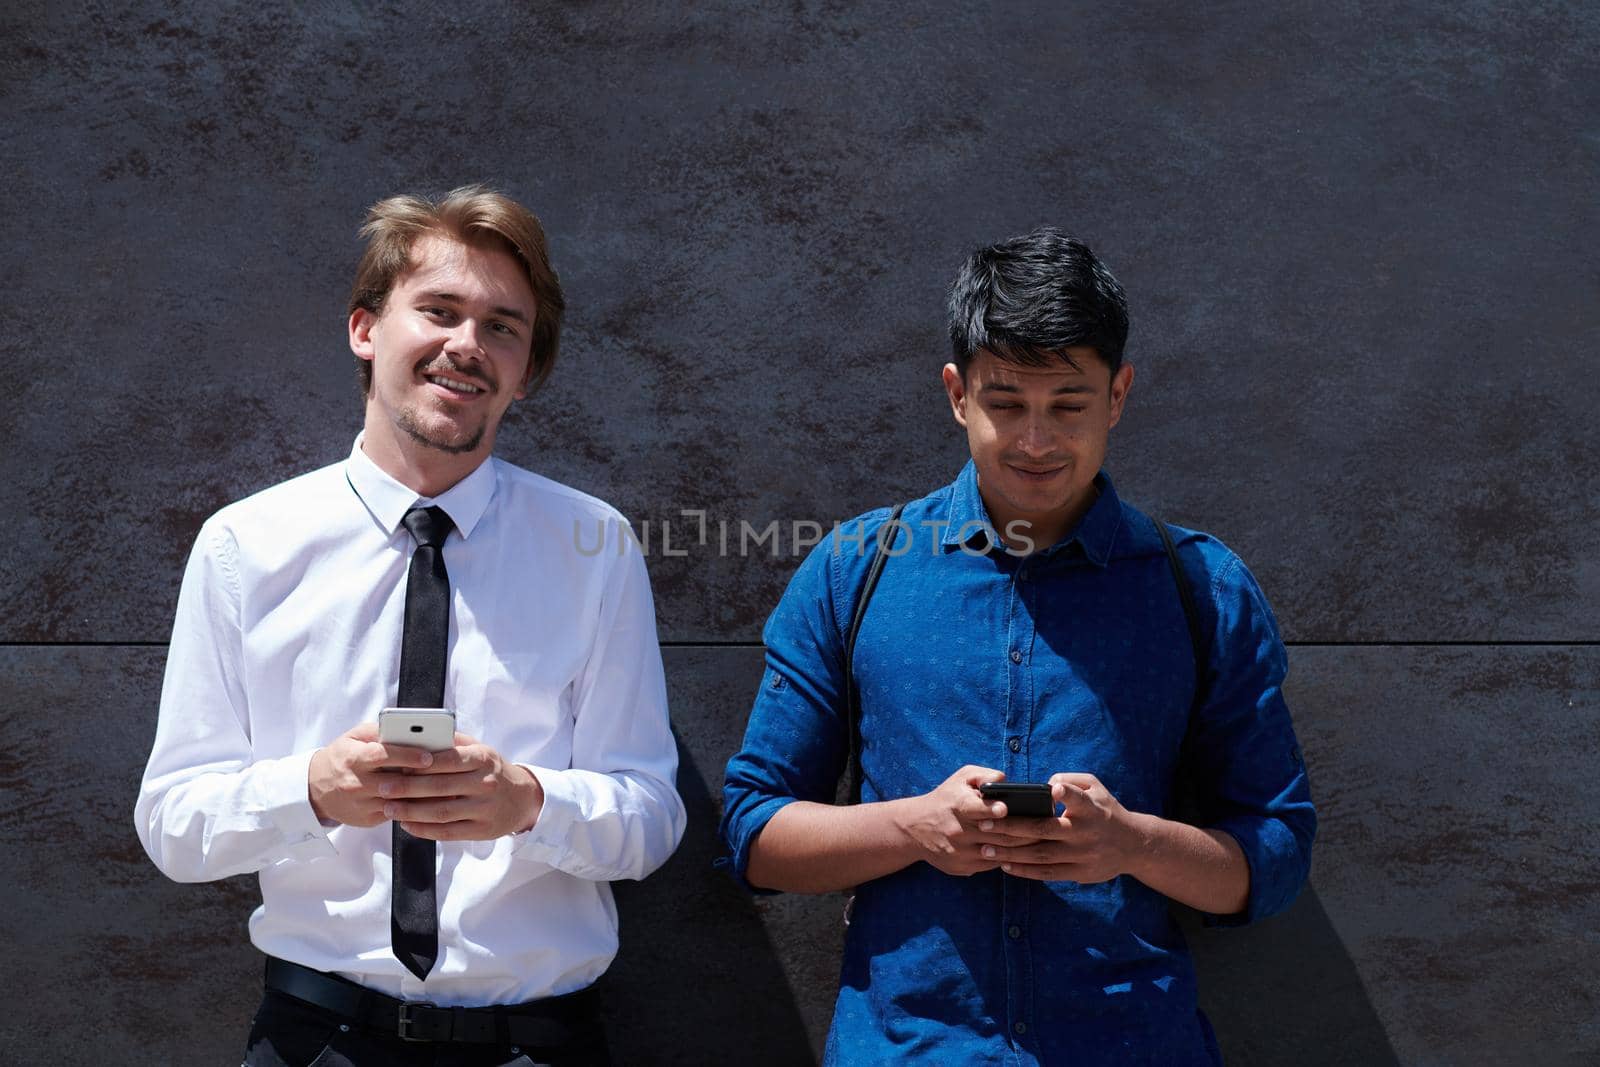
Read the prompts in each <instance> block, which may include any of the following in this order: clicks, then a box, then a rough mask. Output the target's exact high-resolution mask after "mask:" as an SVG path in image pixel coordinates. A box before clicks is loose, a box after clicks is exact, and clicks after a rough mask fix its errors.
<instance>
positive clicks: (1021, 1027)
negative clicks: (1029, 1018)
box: [1011, 1023, 1028, 1037]
mask: <svg viewBox="0 0 1600 1067" xmlns="http://www.w3.org/2000/svg"><path fill="white" fill-rule="evenodd" d="M1011 1029H1012V1030H1013V1031H1014V1032H1015V1033H1016V1035H1017V1036H1018V1037H1021V1036H1022V1035H1023V1034H1025V1033H1027V1032H1028V1024H1027V1023H1012V1024H1011Z"/></svg>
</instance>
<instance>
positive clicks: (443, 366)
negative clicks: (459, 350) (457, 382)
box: [417, 357, 498, 392]
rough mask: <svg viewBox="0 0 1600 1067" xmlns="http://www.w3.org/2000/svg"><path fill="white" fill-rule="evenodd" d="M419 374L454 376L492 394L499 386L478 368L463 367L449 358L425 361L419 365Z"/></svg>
mask: <svg viewBox="0 0 1600 1067" xmlns="http://www.w3.org/2000/svg"><path fill="white" fill-rule="evenodd" d="M417 373H418V374H423V375H427V374H454V375H455V376H456V377H458V378H467V379H469V380H471V381H475V382H477V383H479V384H480V385H482V386H483V387H484V388H485V389H488V390H489V391H490V392H494V390H495V389H496V387H497V384H498V383H496V382H495V381H494V379H492V378H490V377H489V376H488V375H487V374H485V373H484V372H483V371H481V370H479V369H478V368H476V367H463V366H460V365H459V364H457V363H455V362H454V361H452V360H451V359H450V358H449V357H442V358H439V359H428V360H423V361H422V362H420V363H418V364H417Z"/></svg>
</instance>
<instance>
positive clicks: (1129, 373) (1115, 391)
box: [1106, 363, 1133, 430]
mask: <svg viewBox="0 0 1600 1067" xmlns="http://www.w3.org/2000/svg"><path fill="white" fill-rule="evenodd" d="M1132 388H1133V364H1132V363H1124V364H1123V365H1122V367H1121V368H1120V369H1118V371H1117V373H1115V374H1113V375H1112V376H1111V421H1110V422H1109V423H1107V424H1106V429H1108V430H1109V429H1110V428H1111V427H1113V426H1115V425H1116V424H1117V422H1118V421H1119V420H1120V419H1121V418H1122V405H1124V404H1126V403H1127V402H1128V391H1129V390H1130V389H1132Z"/></svg>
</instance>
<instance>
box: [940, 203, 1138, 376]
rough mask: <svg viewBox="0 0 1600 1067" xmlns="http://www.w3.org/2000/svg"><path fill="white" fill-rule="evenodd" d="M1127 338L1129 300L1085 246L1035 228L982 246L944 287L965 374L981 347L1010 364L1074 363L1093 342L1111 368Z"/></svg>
mask: <svg viewBox="0 0 1600 1067" xmlns="http://www.w3.org/2000/svg"><path fill="white" fill-rule="evenodd" d="M1127 341H1128V298H1127V297H1126V296H1125V295H1123V292H1122V286H1120V285H1118V284H1117V279H1115V278H1113V277H1112V276H1111V272H1110V271H1109V270H1107V269H1106V266H1105V264H1104V263H1101V262H1100V260H1099V259H1097V258H1096V257H1095V254H1094V252H1093V251H1091V250H1090V248H1089V246H1088V245H1086V244H1084V243H1083V242H1082V241H1079V240H1077V239H1076V238H1073V237H1068V236H1067V235H1066V234H1064V233H1062V232H1061V231H1060V230H1056V229H1052V228H1051V227H1048V226H1043V227H1040V228H1039V229H1037V230H1034V231H1033V232H1032V233H1030V234H1026V235H1024V236H1022V237H1013V238H1011V239H1010V240H1008V241H1001V242H1000V243H999V244H993V245H990V246H989V247H987V248H980V249H978V250H977V251H976V252H974V253H972V255H970V256H968V257H967V261H966V262H965V263H963V264H962V265H961V271H960V273H958V274H957V275H956V281H955V284H954V285H952V286H951V287H950V343H951V346H952V348H953V349H954V350H955V364H956V369H957V370H959V371H960V372H961V377H962V378H963V379H965V378H966V376H967V364H969V363H970V362H972V358H973V357H974V356H975V355H977V354H978V351H979V350H980V349H983V350H987V351H989V352H992V353H994V355H995V356H996V357H997V358H999V359H1003V360H1005V361H1007V362H1008V363H1018V364H1021V365H1023V366H1028V367H1044V366H1048V365H1049V364H1050V363H1051V362H1053V361H1055V360H1066V361H1067V362H1068V363H1072V360H1071V358H1070V357H1068V356H1067V354H1066V351H1065V350H1066V349H1068V348H1073V347H1077V346H1079V345H1084V346H1087V347H1090V348H1093V349H1094V350H1095V351H1096V352H1097V353H1099V355H1100V359H1101V360H1102V361H1103V362H1104V363H1105V364H1106V366H1108V367H1110V368H1111V373H1112V374H1116V373H1117V370H1118V368H1120V367H1121V366H1122V349H1123V346H1124V345H1126V344H1127Z"/></svg>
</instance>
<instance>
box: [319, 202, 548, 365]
mask: <svg viewBox="0 0 1600 1067" xmlns="http://www.w3.org/2000/svg"><path fill="white" fill-rule="evenodd" d="M427 234H436V235H438V236H440V237H448V238H451V239H453V240H457V241H460V242H462V243H463V244H469V245H487V246H489V247H492V248H499V249H501V250H502V251H505V252H509V253H510V254H511V255H512V256H513V257H514V258H515V259H516V260H517V262H519V263H521V264H522V266H523V269H524V270H526V271H527V272H528V283H529V285H530V286H531V287H532V288H533V298H534V313H533V331H532V332H533V338H532V344H531V347H530V350H529V360H530V361H531V362H530V367H531V373H530V374H529V376H528V392H530V393H531V392H533V391H534V390H535V389H537V388H539V386H540V385H541V384H543V382H544V380H545V379H546V378H548V377H550V371H551V370H552V369H554V367H555V364H556V350H557V348H558V347H559V345H560V340H561V313H562V311H563V310H564V309H565V308H566V301H565V299H564V298H563V297H562V295H561V280H560V279H559V278H558V277H556V272H555V271H554V270H552V269H551V268H550V252H549V246H548V245H547V244H546V242H545V236H544V227H543V226H541V225H539V220H538V218H537V217H536V216H535V215H534V214H533V212H531V211H529V210H528V209H527V208H525V207H523V206H522V205H521V204H519V203H517V202H516V201H515V200H513V199H511V198H510V197H509V196H506V195H505V194H503V193H498V192H495V191H494V190H493V189H490V188H488V187H486V186H483V185H463V186H461V187H460V188H457V189H452V190H450V192H448V193H446V194H445V195H444V196H442V197H439V198H438V199H434V200H429V199H427V198H426V197H421V196H391V197H389V198H388V199H386V200H380V201H378V202H377V203H376V204H373V205H372V207H371V208H370V209H369V210H368V211H367V218H366V221H365V222H364V223H363V224H362V226H361V237H362V238H363V239H364V240H365V241H366V242H367V249H366V251H365V252H363V253H362V254H361V263H360V265H359V266H357V267H356V281H355V285H354V286H353V287H351V290H350V313H351V314H354V313H355V311H356V309H357V308H365V309H366V310H368V311H370V312H372V313H373V314H374V315H381V314H383V305H384V302H385V301H387V300H388V299H389V292H390V290H392V289H393V288H394V285H395V281H396V280H397V279H398V278H399V277H400V275H402V274H404V273H405V272H406V270H407V269H408V268H409V267H410V266H411V250H412V248H413V247H414V246H415V245H416V242H417V238H419V237H422V236H424V235H427ZM356 363H357V364H358V365H359V366H358V369H359V371H360V374H361V392H362V393H363V394H366V393H369V392H371V391H372V364H371V362H369V361H368V360H365V359H357V360H356Z"/></svg>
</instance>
